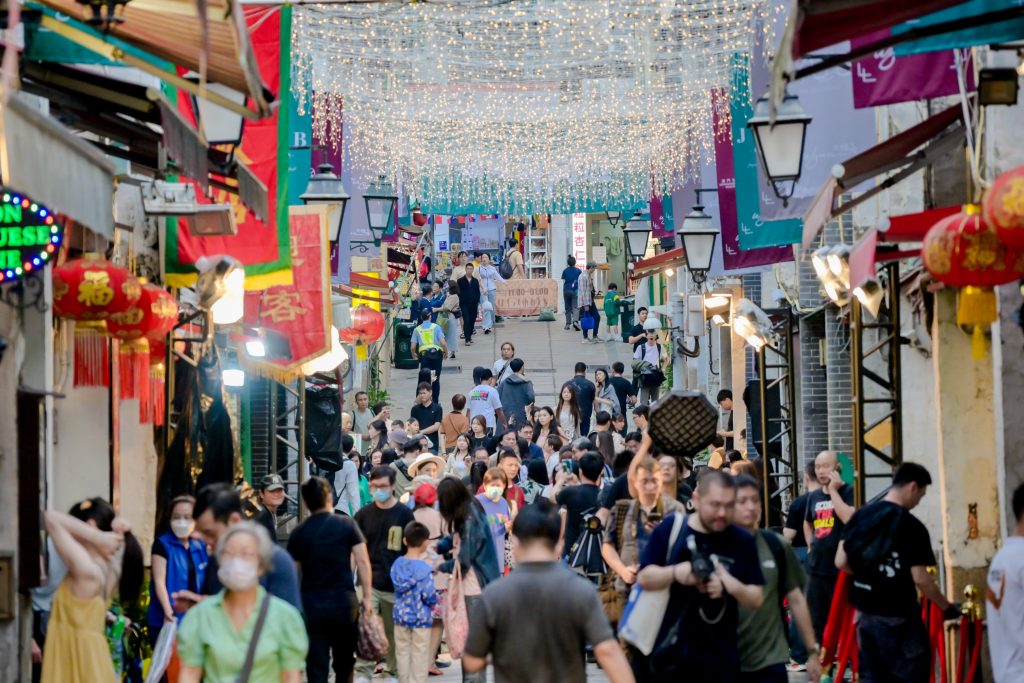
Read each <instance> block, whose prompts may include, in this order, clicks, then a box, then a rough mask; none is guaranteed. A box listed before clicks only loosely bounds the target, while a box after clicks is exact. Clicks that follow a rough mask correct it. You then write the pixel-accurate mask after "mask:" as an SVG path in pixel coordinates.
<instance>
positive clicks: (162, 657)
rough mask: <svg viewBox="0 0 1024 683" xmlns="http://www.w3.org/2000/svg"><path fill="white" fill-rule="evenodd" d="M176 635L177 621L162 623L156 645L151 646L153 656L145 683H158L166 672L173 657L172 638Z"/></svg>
mask: <svg viewBox="0 0 1024 683" xmlns="http://www.w3.org/2000/svg"><path fill="white" fill-rule="evenodd" d="M177 634H178V622H177V621H167V622H164V625H163V628H161V629H160V635H159V636H158V637H157V639H156V644H155V645H154V646H153V656H152V657H151V658H150V660H149V671H148V672H147V673H146V683H159V681H160V678H161V677H162V676H163V675H164V673H166V672H167V665H168V664H170V663H171V657H172V656H173V655H174V638H175V636H176V635H177Z"/></svg>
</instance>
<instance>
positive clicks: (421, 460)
mask: <svg viewBox="0 0 1024 683" xmlns="http://www.w3.org/2000/svg"><path fill="white" fill-rule="evenodd" d="M428 462H432V463H434V464H435V465H437V474H438V475H440V474H441V470H442V469H444V459H443V458H440V457H438V456H436V455H431V454H430V453H421V454H420V455H419V456H417V457H416V459H415V460H413V461H412V464H411V465H409V476H411V477H415V476H416V475H417V474H419V471H420V467H422V466H423V465H426V464H427V463H428Z"/></svg>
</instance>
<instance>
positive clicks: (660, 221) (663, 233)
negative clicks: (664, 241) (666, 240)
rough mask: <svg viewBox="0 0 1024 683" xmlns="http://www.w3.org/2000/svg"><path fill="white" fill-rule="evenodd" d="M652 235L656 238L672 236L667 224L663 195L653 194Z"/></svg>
mask: <svg viewBox="0 0 1024 683" xmlns="http://www.w3.org/2000/svg"><path fill="white" fill-rule="evenodd" d="M651 235H652V236H653V237H655V238H656V239H661V238H662V237H672V236H673V235H672V231H671V230H670V229H669V228H667V227H666V226H665V207H664V206H662V204H661V197H658V196H656V195H651Z"/></svg>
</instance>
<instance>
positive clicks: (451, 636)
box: [444, 534, 473, 659]
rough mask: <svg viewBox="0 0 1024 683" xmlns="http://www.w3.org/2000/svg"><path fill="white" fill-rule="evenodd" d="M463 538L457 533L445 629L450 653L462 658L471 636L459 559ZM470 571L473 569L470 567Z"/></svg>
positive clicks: (446, 603) (453, 549) (445, 612)
mask: <svg viewBox="0 0 1024 683" xmlns="http://www.w3.org/2000/svg"><path fill="white" fill-rule="evenodd" d="M461 546H462V542H461V538H460V537H459V536H458V535H457V534H456V535H455V544H454V546H453V548H452V557H453V558H454V559H455V562H454V567H453V568H452V580H451V581H449V582H448V597H447V599H446V601H445V610H444V631H445V636H446V640H447V642H448V654H450V655H451V657H452V659H461V658H462V651H463V650H464V649H465V648H466V639H467V638H468V637H469V613H468V612H467V611H466V595H465V589H464V587H463V583H462V562H461V561H459V551H460V550H461ZM470 571H473V570H472V569H470Z"/></svg>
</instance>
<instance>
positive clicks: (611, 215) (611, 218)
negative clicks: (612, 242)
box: [604, 211, 622, 230]
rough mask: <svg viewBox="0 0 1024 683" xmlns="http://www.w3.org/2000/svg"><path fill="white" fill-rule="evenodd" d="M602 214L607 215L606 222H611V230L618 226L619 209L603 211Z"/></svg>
mask: <svg viewBox="0 0 1024 683" xmlns="http://www.w3.org/2000/svg"><path fill="white" fill-rule="evenodd" d="M604 215H605V216H607V218H608V222H609V223H611V224H612V230H614V229H615V228H616V227H618V225H619V221H621V220H622V212H621V211H605V212H604Z"/></svg>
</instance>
